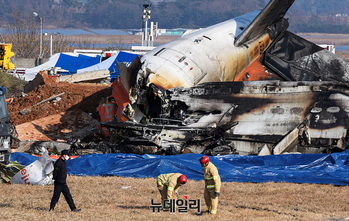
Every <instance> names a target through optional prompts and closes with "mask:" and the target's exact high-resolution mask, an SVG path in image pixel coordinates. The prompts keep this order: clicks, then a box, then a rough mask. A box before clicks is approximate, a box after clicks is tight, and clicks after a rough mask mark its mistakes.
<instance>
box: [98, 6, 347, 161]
mask: <svg viewBox="0 0 349 221" xmlns="http://www.w3.org/2000/svg"><path fill="white" fill-rule="evenodd" d="M293 2H294V0H283V1H282V0H271V1H270V2H269V4H268V5H267V6H266V7H265V8H264V9H263V10H262V11H261V12H260V13H256V12H252V13H249V14H247V15H243V16H240V17H238V18H235V19H232V20H229V21H226V22H223V23H220V24H217V25H214V26H212V27H209V28H206V29H203V30H200V31H196V32H193V33H191V34H188V35H185V36H183V37H181V38H179V39H177V40H175V41H173V42H170V43H168V44H164V45H162V46H161V47H158V48H156V49H154V50H153V51H151V52H148V53H146V54H145V55H143V56H142V57H141V58H136V59H135V60H134V61H133V62H132V64H131V65H130V66H128V67H126V66H125V65H123V64H121V63H120V64H118V69H119V72H120V79H119V80H118V81H115V82H114V83H113V86H112V87H113V97H114V99H115V103H116V105H115V106H117V108H116V111H115V113H116V114H115V118H116V119H115V120H111V121H107V122H102V123H101V126H102V127H105V128H109V129H110V131H111V133H110V136H111V142H112V143H118V144H119V146H116V147H114V149H113V151H117V149H118V148H120V147H121V146H122V145H132V144H133V145H145V146H148V147H152V149H153V151H154V152H157V153H165V154H179V153H183V152H187V151H189V152H195V153H203V154H211V155H217V154H243V155H248V154H254V155H257V154H259V155H268V154H282V153H286V152H300V153H322V152H335V151H342V150H344V149H346V148H347V146H348V136H347V131H348V127H349V125H348V122H349V121H348V120H349V118H348V117H349V102H348V101H349V84H348V82H349V81H348V80H349V62H348V61H346V60H344V59H341V58H339V57H338V56H336V55H335V54H332V53H330V52H329V51H327V50H325V49H323V48H321V47H319V46H317V45H315V44H313V43H311V42H309V41H307V40H305V39H303V38H301V37H299V36H297V35H295V34H293V33H291V32H289V31H287V30H286V29H287V27H288V22H287V20H286V19H285V18H283V17H284V15H285V13H286V12H287V10H288V9H289V7H290V6H291V5H292V4H293Z"/></svg>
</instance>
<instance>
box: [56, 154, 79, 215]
mask: <svg viewBox="0 0 349 221" xmlns="http://www.w3.org/2000/svg"><path fill="white" fill-rule="evenodd" d="M67 159H69V151H68V150H63V151H62V152H61V156H60V157H59V158H58V160H57V161H56V163H55V165H54V170H53V180H54V190H53V196H52V199H51V204H50V210H49V211H53V210H54V208H55V206H56V203H57V202H58V200H59V197H60V195H61V193H63V196H64V197H65V199H66V201H67V203H68V205H69V207H70V210H71V211H73V212H80V211H81V209H77V208H76V206H75V204H74V200H73V197H72V196H71V194H70V191H69V187H68V185H67V165H66V164H65V161H66V160H67Z"/></svg>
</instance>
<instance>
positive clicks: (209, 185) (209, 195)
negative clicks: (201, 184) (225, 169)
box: [200, 156, 221, 214]
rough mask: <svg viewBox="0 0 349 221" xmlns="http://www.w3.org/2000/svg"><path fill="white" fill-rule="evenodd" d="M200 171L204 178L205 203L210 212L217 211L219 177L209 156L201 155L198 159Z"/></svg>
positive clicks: (214, 212) (219, 186) (219, 187)
mask: <svg viewBox="0 0 349 221" xmlns="http://www.w3.org/2000/svg"><path fill="white" fill-rule="evenodd" d="M200 163H201V166H202V168H203V169H202V171H203V172H204V179H205V192H204V198H205V203H206V206H207V209H208V212H209V213H210V214H216V213H217V207H218V197H219V195H220V189H221V178H220V176H219V174H218V169H217V167H216V166H215V165H214V164H213V163H211V162H210V158H208V157H207V156H203V157H202V158H201V159H200Z"/></svg>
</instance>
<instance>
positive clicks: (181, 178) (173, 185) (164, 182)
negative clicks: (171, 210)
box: [156, 173, 187, 202]
mask: <svg viewBox="0 0 349 221" xmlns="http://www.w3.org/2000/svg"><path fill="white" fill-rule="evenodd" d="M156 183H157V187H158V190H159V192H160V194H161V201H162V202H163V201H164V200H166V199H168V200H170V199H177V197H178V189H179V187H180V186H182V185H184V184H186V183H187V177H186V176H185V175H183V174H180V173H167V174H161V175H159V176H158V179H157V182H156Z"/></svg>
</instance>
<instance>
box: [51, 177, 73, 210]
mask: <svg viewBox="0 0 349 221" xmlns="http://www.w3.org/2000/svg"><path fill="white" fill-rule="evenodd" d="M61 193H63V196H64V198H65V200H66V201H67V203H68V205H69V207H70V209H71V210H73V209H76V207H75V204H74V200H73V197H72V196H71V194H70V191H69V187H68V186H67V184H60V183H55V184H54V190H53V196H52V199H51V204H50V209H54V208H55V206H56V203H57V202H58V200H59V197H60V195H61Z"/></svg>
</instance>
